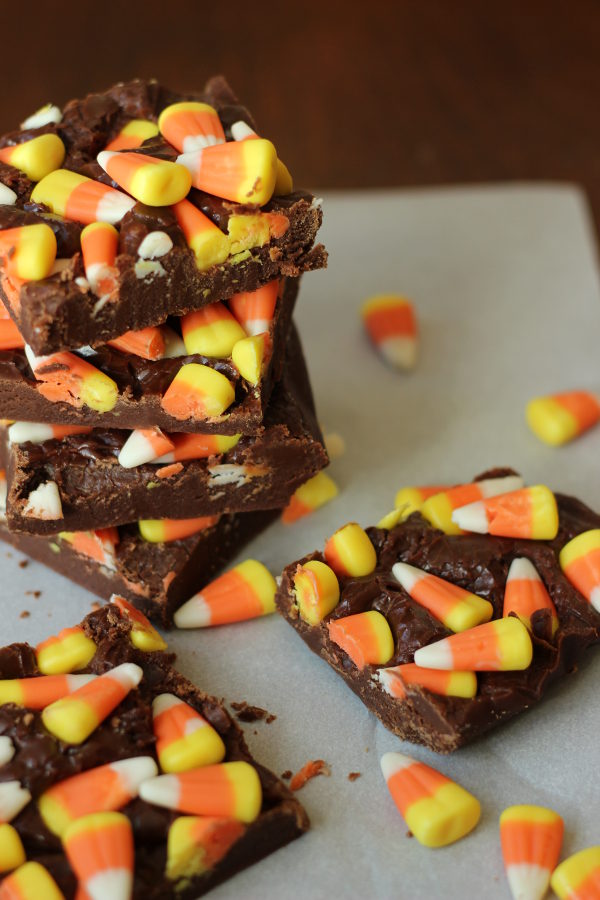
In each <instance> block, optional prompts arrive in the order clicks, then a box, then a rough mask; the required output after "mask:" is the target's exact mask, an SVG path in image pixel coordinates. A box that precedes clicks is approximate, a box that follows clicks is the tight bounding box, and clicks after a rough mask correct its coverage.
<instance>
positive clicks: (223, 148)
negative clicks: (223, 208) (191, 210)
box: [177, 138, 277, 206]
mask: <svg viewBox="0 0 600 900" xmlns="http://www.w3.org/2000/svg"><path fill="white" fill-rule="evenodd" d="M177 162H178V163H179V164H181V165H182V166H185V167H186V169H188V170H189V172H190V174H191V176H192V184H193V185H194V187H196V188H198V189H199V190H201V191H206V192H207V193H208V194H214V195H215V196H216V197H222V198H223V199H224V200H233V201H234V202H235V203H244V204H248V205H252V206H264V204H265V203H268V202H269V200H270V199H271V197H272V196H273V191H274V190H275V182H276V180H277V153H276V151H275V147H274V146H273V144H272V143H271V142H270V141H266V140H264V139H263V138H259V139H258V140H256V141H241V142H236V141H229V142H228V143H226V144H217V145H216V146H212V147H203V148H202V149H200V150H193V151H191V152H189V153H183V154H182V155H181V156H178V157H177Z"/></svg>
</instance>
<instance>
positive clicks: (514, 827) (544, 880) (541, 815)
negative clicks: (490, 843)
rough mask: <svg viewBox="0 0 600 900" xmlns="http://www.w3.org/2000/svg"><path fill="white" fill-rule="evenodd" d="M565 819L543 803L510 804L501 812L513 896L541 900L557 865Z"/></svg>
mask: <svg viewBox="0 0 600 900" xmlns="http://www.w3.org/2000/svg"><path fill="white" fill-rule="evenodd" d="M562 837H563V820H562V819H561V817H560V816H559V815H558V814H557V813H555V812H553V811H552V810H551V809H544V807H543V806H509V807H508V809H505V810H504V812H503V813H502V815H501V816H500V842H501V844H502V856H503V858H504V868H505V869H506V877H507V879H508V883H509V886H510V891H511V894H512V895H513V897H514V900H542V898H543V897H545V896H546V892H547V890H548V888H549V886H550V875H551V874H552V872H553V870H554V869H555V868H556V864H557V862H558V857H559V854H560V846H561V844H562Z"/></svg>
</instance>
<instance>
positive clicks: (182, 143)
mask: <svg viewBox="0 0 600 900" xmlns="http://www.w3.org/2000/svg"><path fill="white" fill-rule="evenodd" d="M158 127H159V129H160V133H161V134H162V136H163V137H164V138H165V140H166V141H168V142H169V144H172V145H173V147H175V149H176V150H179V152H180V153H189V152H190V151H192V150H200V149H201V148H202V147H211V146H213V145H214V144H224V143H225V132H224V131H223V126H222V124H221V120H220V119H219V115H218V113H217V111H216V109H213V107H212V106H209V105H208V103H197V102H194V101H189V102H185V101H184V102H182V103H172V104H171V106H167V108H166V109H163V111H162V112H161V114H160V116H159V117H158Z"/></svg>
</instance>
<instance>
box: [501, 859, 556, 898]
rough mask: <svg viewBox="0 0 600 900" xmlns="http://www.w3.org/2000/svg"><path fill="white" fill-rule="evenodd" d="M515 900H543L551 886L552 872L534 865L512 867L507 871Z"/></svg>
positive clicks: (521, 864) (524, 864)
mask: <svg viewBox="0 0 600 900" xmlns="http://www.w3.org/2000/svg"><path fill="white" fill-rule="evenodd" d="M506 877H507V879H508V885H509V887H510V892H511V894H512V895H513V897H514V900H542V898H543V897H545V896H546V893H547V891H548V886H549V884H550V872H549V871H548V869H545V868H543V867H542V866H536V865H534V864H533V863H518V864H516V865H514V864H513V865H510V866H509V867H508V868H507V870H506Z"/></svg>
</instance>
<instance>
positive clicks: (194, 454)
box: [154, 433, 241, 463]
mask: <svg viewBox="0 0 600 900" xmlns="http://www.w3.org/2000/svg"><path fill="white" fill-rule="evenodd" d="M240 438H241V434H184V433H181V434H170V435H169V439H170V440H171V441H172V443H173V450H171V451H169V452H168V453H163V454H162V456H158V457H157V458H156V459H155V460H154V462H157V463H173V462H182V461H183V460H186V459H207V458H208V457H210V456H219V455H220V454H221V453H227V451H228V450H232V449H233V447H235V445H236V444H237V443H238V441H239V439H240Z"/></svg>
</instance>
